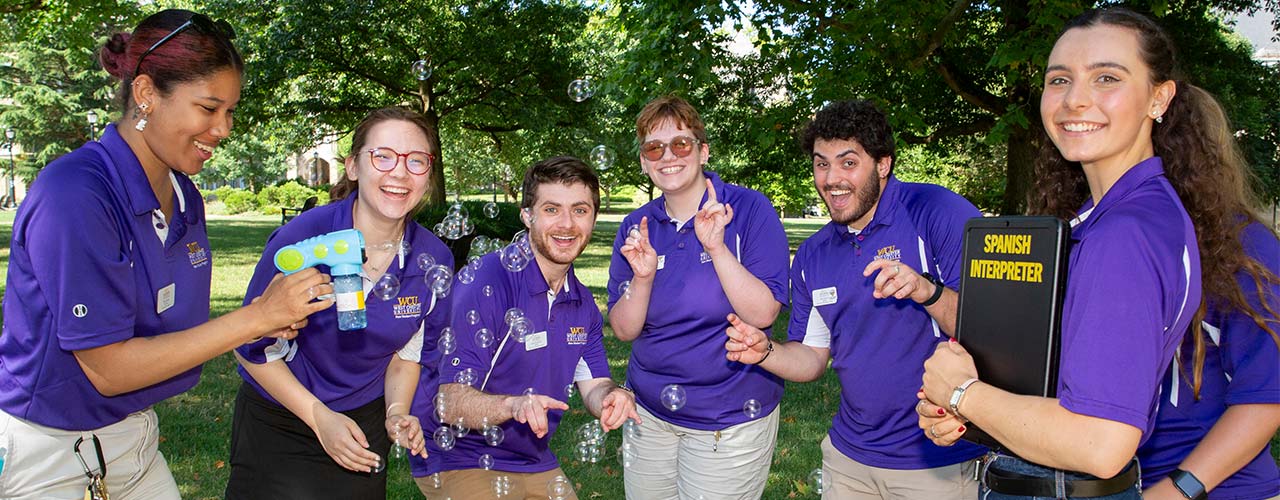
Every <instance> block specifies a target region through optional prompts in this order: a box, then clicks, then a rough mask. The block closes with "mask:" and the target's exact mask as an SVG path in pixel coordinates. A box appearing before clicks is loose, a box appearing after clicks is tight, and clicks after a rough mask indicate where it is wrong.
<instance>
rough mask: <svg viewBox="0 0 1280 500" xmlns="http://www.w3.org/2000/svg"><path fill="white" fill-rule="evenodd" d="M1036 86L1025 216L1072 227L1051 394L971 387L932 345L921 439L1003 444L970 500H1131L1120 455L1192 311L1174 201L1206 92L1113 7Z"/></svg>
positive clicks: (1078, 23) (1145, 434) (1073, 40)
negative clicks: (1032, 172)
mask: <svg viewBox="0 0 1280 500" xmlns="http://www.w3.org/2000/svg"><path fill="white" fill-rule="evenodd" d="M1044 78H1045V80H1044V82H1045V86H1044V93H1043V96H1042V99H1041V102H1040V115H1041V120H1042V121H1043V124H1044V129H1045V131H1046V133H1047V135H1048V139H1049V141H1045V143H1044V144H1045V148H1044V150H1043V151H1042V154H1041V159H1040V161H1039V162H1038V165H1037V178H1038V181H1037V186H1036V191H1037V192H1036V194H1035V195H1033V196H1032V198H1033V199H1034V200H1036V203H1037V206H1034V207H1032V209H1033V211H1034V212H1039V213H1047V214H1051V215H1057V216H1059V217H1063V218H1068V219H1072V240H1073V243H1074V244H1073V246H1072V249H1071V254H1070V258H1069V261H1068V266H1069V267H1068V272H1067V288H1066V297H1065V300H1064V304H1063V320H1062V338H1061V342H1062V344H1061V345H1062V348H1061V359H1060V365H1059V366H1060V368H1059V380H1058V388H1057V395H1058V397H1057V398H1043V397H1033V396H1022V395H1017V394H1012V393H1009V392H1006V391H1004V390H1002V389H999V388H997V387H994V386H991V385H988V384H985V383H983V382H982V381H981V374H979V373H978V372H977V370H976V369H975V368H974V363H973V359H972V358H971V357H970V356H969V355H968V354H967V353H966V352H965V351H964V349H963V348H961V347H960V346H959V344H957V343H954V342H952V343H946V344H943V345H940V346H939V347H938V349H937V350H936V351H935V353H934V355H933V356H932V357H931V358H930V359H929V360H927V361H926V362H925V374H924V387H923V390H922V394H919V395H918V396H920V397H922V398H924V399H927V401H925V402H923V403H921V404H919V405H918V406H917V408H918V412H919V413H920V415H921V418H920V426H921V428H922V429H923V431H924V432H925V433H926V434H927V435H928V436H929V437H930V438H931V439H933V440H934V441H935V442H936V443H938V444H950V443H954V442H955V440H957V439H959V438H960V437H961V436H962V435H963V434H964V431H965V426H966V425H967V424H966V421H972V423H973V424H974V425H977V426H979V427H981V428H982V429H983V430H984V431H986V432H987V433H989V434H990V435H991V436H992V437H994V438H996V439H997V440H998V441H1000V443H1001V444H1002V445H1004V449H1005V450H1007V451H1008V452H1009V453H1008V454H1004V453H999V452H997V453H993V454H991V455H989V456H988V458H987V464H986V467H985V468H984V473H983V477H982V485H981V490H982V491H981V493H982V494H983V495H984V497H983V498H988V499H1004V498H1029V497H1053V498H1064V497H1071V498H1107V499H1137V498H1141V495H1142V493H1141V492H1140V491H1139V483H1138V476H1139V468H1138V466H1137V464H1136V460H1135V459H1134V456H1135V453H1136V452H1137V450H1138V447H1139V446H1140V445H1141V444H1142V443H1143V442H1145V441H1146V440H1147V439H1148V438H1149V437H1150V436H1151V434H1152V430H1153V428H1154V427H1155V424H1156V407H1157V398H1158V397H1159V393H1158V386H1159V384H1160V380H1161V379H1162V377H1163V376H1164V374H1165V373H1166V371H1167V370H1168V368H1169V365H1170V362H1171V361H1172V359H1173V356H1174V352H1175V351H1176V349H1177V347H1178V345H1179V343H1180V342H1181V340H1182V337H1183V333H1184V332H1186V331H1187V329H1188V327H1189V326H1190V325H1191V324H1192V322H1193V318H1194V317H1195V316H1196V311H1197V305H1198V304H1199V303H1200V297H1201V284H1200V258H1199V255H1200V252H1199V248H1198V246H1197V243H1196V238H1195V231H1194V228H1193V225H1192V222H1191V219H1190V217H1189V216H1188V214H1187V210H1186V209H1185V208H1184V205H1183V203H1182V201H1181V200H1180V198H1179V196H1178V193H1179V192H1185V191H1187V190H1188V189H1189V188H1191V187H1192V186H1196V184H1195V183H1196V182H1199V181H1201V180H1202V179H1201V177H1202V176H1203V175H1204V174H1203V173H1201V172H1197V170H1196V169H1197V168H1203V166H1204V165H1205V164H1206V162H1207V161H1208V158H1207V157H1206V156H1205V154H1204V153H1203V151H1202V150H1201V148H1200V147H1198V146H1196V145H1197V144H1201V143H1202V141H1201V139H1200V136H1201V134H1202V132H1201V131H1200V130H1198V129H1197V124H1199V123H1202V122H1203V120H1204V118H1203V116H1202V115H1203V111H1202V110H1203V109H1204V99H1205V97H1206V94H1204V92H1203V91H1200V90H1199V89H1196V88H1195V87H1193V86H1191V85H1189V84H1187V83H1185V82H1184V81H1181V80H1180V76H1179V74H1178V72H1177V68H1176V59H1175V56H1174V52H1173V45H1172V43H1171V41H1170V40H1169V37H1168V36H1167V34H1165V33H1164V32H1163V31H1162V30H1161V29H1160V28H1159V27H1158V26H1156V25H1155V24H1154V23H1153V22H1152V21H1151V20H1150V19H1147V18H1145V17H1143V16H1140V15H1138V14H1135V13H1133V12H1131V11H1129V10H1126V9H1123V8H1105V9H1098V10H1093V11H1089V12H1086V13H1085V14H1082V15H1081V16H1079V17H1076V18H1075V19H1073V20H1071V21H1069V22H1068V23H1067V25H1066V27H1065V28H1064V30H1063V32H1062V34H1061V35H1060V36H1059V38H1058V40H1057V42H1056V43H1055V45H1054V47H1053V50H1052V52H1051V53H1050V55H1049V59H1048V67H1047V68H1046V70H1045V77H1044ZM1201 188H1202V187H1201ZM940 411H941V412H942V413H943V414H944V415H942V418H935V417H938V416H939V415H938V413H939V412H940ZM1015 454H1016V456H1014V455H1015Z"/></svg>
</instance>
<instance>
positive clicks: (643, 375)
mask: <svg viewBox="0 0 1280 500" xmlns="http://www.w3.org/2000/svg"><path fill="white" fill-rule="evenodd" d="M704 175H706V177H707V178H709V179H711V183H712V186H713V187H714V188H715V190H716V197H717V199H718V200H720V202H721V203H726V204H728V205H730V206H731V207H733V214H734V215H733V220H732V221H731V222H729V224H728V225H727V226H725V228H724V241H725V245H726V246H727V247H728V249H729V251H730V252H731V253H733V255H734V256H735V257H736V258H737V259H738V262H740V263H742V266H743V267H745V268H747V271H749V272H751V274H752V275H753V276H755V277H756V278H757V279H759V280H761V281H763V282H764V284H765V286H767V287H768V288H769V291H770V292H772V294H773V298H774V300H777V301H778V302H779V303H780V304H782V305H783V306H784V307H785V306H786V305H787V259H788V257H789V253H790V252H789V249H788V247H787V234H786V232H785V231H783V229H782V222H781V221H780V220H779V219H778V213H777V211H775V210H774V209H773V205H772V204H771V203H769V200H768V198H765V197H764V195H762V194H760V193H759V192H757V191H754V190H751V189H747V188H744V187H741V186H735V185H733V184H729V183H726V182H723V181H721V180H720V176H718V175H716V174H715V172H704ZM706 200H707V195H706V194H703V196H702V201H703V202H704V203H705V202H706ZM643 217H648V218H649V243H650V244H652V245H653V248H654V250H655V251H657V253H658V271H657V273H656V275H655V276H654V280H653V293H652V295H651V296H650V298H649V313H648V315H647V316H646V317H645V320H644V327H643V329H642V330H641V332H640V336H639V337H637V338H636V339H635V341H633V342H632V346H631V361H630V364H629V365H628V367H627V385H628V386H629V387H631V389H632V390H634V391H635V393H636V403H637V404H639V405H640V406H643V407H644V408H645V409H646V410H648V411H649V412H650V413H652V414H653V415H656V416H657V417H658V418H661V419H662V420H664V421H666V422H670V423H673V424H676V425H679V426H683V427H689V428H693V429H700V430H720V429H724V428H727V427H730V426H733V425H737V424H741V423H743V422H746V421H748V420H750V418H748V417H747V415H746V414H745V413H743V411H742V406H743V403H745V402H746V401H747V400H748V399H755V400H756V401H759V402H760V406H761V411H760V417H757V418H761V417H765V416H768V415H769V414H770V413H772V412H773V409H774V408H775V407H777V406H778V401H779V400H780V399H782V379H779V378H778V377H777V376H775V375H773V374H772V373H769V372H768V371H766V370H764V369H762V368H760V367H758V366H752V365H745V364H742V363H736V362H732V361H728V360H726V359H725V357H724V340H725V336H724V331H725V329H726V328H728V327H729V322H728V320H727V319H726V317H727V316H728V315H729V313H731V312H734V311H733V306H731V305H730V304H729V298H728V296H726V295H725V293H724V289H723V288H721V286H720V278H719V276H718V275H717V274H716V269H715V265H714V264H713V263H712V262H711V257H710V256H709V255H707V254H706V252H704V251H703V248H702V242H700V241H698V236H697V234H695V233H694V230H693V221H692V220H689V221H685V224H684V226H683V227H681V228H680V229H676V225H677V224H676V221H674V220H672V219H671V217H670V216H669V215H667V210H666V196H660V197H658V198H657V199H655V200H653V201H651V202H649V203H648V204H645V205H644V206H642V207H640V208H639V209H637V210H636V211H634V212H631V213H630V214H629V215H627V217H626V218H625V219H623V221H622V224H621V226H619V227H618V236H617V238H616V239H615V240H614V243H613V260H612V262H611V263H610V264H609V308H610V309H612V308H613V305H614V304H616V303H617V302H618V300H620V299H622V294H621V293H620V292H619V288H618V287H619V285H620V284H621V283H622V282H624V281H630V280H631V278H632V277H633V276H634V273H632V272H631V265H630V264H628V263H627V259H626V258H625V257H623V256H622V252H621V251H620V250H619V249H621V248H622V245H623V244H624V243H625V242H626V239H627V232H628V231H629V229H630V228H631V226H633V225H638V224H640V219H641V218H643ZM764 331H765V334H766V335H768V334H769V331H770V330H769V329H767V328H766V329H765V330H764ZM668 384H679V385H680V386H682V387H684V390H685V395H686V402H685V404H684V407H683V408H680V409H679V410H677V411H671V410H669V409H667V408H666V407H665V406H663V405H662V402H661V400H660V395H661V393H662V388H663V387H665V386H667V385H668Z"/></svg>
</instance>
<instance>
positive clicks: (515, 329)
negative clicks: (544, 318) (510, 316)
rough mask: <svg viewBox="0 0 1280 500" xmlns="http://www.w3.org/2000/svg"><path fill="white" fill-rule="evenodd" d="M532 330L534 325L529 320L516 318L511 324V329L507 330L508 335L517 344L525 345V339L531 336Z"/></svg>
mask: <svg viewBox="0 0 1280 500" xmlns="http://www.w3.org/2000/svg"><path fill="white" fill-rule="evenodd" d="M532 328H533V327H532V323H530V322H529V319H528V318H524V317H520V318H516V320H515V321H514V322H512V323H511V327H510V328H508V329H507V335H509V336H510V337H511V338H513V339H515V341H516V342H520V343H524V338H525V337H526V336H528V335H529V330H530V329H532Z"/></svg>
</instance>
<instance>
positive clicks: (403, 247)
mask: <svg viewBox="0 0 1280 500" xmlns="http://www.w3.org/2000/svg"><path fill="white" fill-rule="evenodd" d="M412 250H413V245H410V244H409V242H407V241H405V240H400V250H399V251H398V253H399V254H400V256H401V257H403V256H405V255H409V254H410V253H411V251H412Z"/></svg>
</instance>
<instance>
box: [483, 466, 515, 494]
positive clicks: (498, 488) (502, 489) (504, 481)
mask: <svg viewBox="0 0 1280 500" xmlns="http://www.w3.org/2000/svg"><path fill="white" fill-rule="evenodd" d="M486 456H487V455H486ZM493 494H494V495H496V496H498V497H499V498H501V497H505V496H507V495H509V494H511V478H510V477H507V476H498V477H495V478H493Z"/></svg>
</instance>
